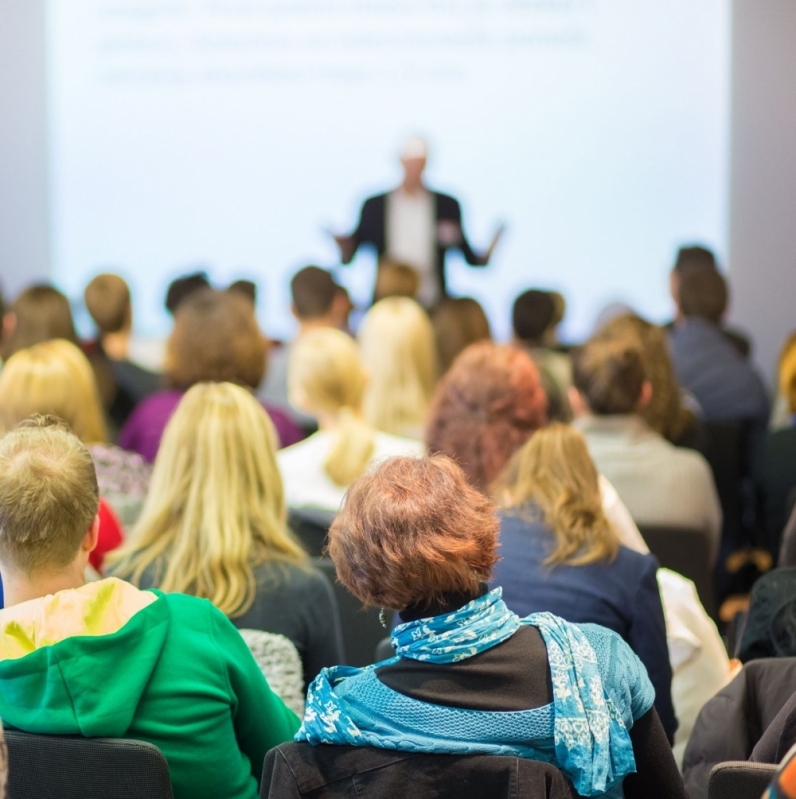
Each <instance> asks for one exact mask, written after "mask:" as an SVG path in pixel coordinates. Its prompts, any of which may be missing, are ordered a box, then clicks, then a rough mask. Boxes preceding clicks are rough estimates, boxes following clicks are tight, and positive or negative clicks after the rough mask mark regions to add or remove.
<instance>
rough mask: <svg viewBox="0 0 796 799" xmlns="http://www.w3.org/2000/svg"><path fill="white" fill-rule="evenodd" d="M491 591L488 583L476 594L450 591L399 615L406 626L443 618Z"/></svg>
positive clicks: (407, 609)
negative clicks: (411, 623)
mask: <svg viewBox="0 0 796 799" xmlns="http://www.w3.org/2000/svg"><path fill="white" fill-rule="evenodd" d="M488 591H489V587H488V586H487V584H486V583H481V584H480V585H479V586H478V589H477V590H476V591H475V593H471V592H469V591H449V592H447V593H445V594H443V595H442V596H441V597H440V598H439V599H437V600H436V601H434V602H431V603H428V602H422V601H421V602H414V603H413V604H411V605H410V606H409V607H408V608H404V610H402V611H401V612H400V613H399V614H398V615H399V616H400V617H401V621H402V622H403V623H404V624H405V623H406V622H408V621H417V620H418V619H427V618H429V617H430V616H441V615H442V614H443V613H453V612H454V611H457V610H459V608H463V607H464V606H465V605H466V604H467V603H468V602H472V601H473V600H474V599H478V597H481V596H483V595H484V594H486V593H487V592H488Z"/></svg>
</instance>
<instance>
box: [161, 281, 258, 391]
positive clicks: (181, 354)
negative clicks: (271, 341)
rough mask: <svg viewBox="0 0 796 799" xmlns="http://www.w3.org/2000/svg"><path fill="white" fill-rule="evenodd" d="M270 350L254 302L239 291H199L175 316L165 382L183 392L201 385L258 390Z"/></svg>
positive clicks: (187, 300) (167, 348)
mask: <svg viewBox="0 0 796 799" xmlns="http://www.w3.org/2000/svg"><path fill="white" fill-rule="evenodd" d="M267 348H268V343H267V341H266V339H265V337H264V336H263V334H262V332H261V331H260V328H259V327H258V325H257V319H256V317H255V315H254V307H253V305H252V303H251V300H249V299H247V298H246V297H244V296H243V295H242V294H240V293H239V292H235V291H216V290H215V289H209V288H208V289H199V290H198V291H195V292H193V293H192V294H190V295H189V296H188V297H187V298H186V299H185V300H183V302H182V303H180V305H179V306H178V308H177V311H176V313H175V316H174V329H173V330H172V332H171V336H170V337H169V341H168V345H167V347H166V364H165V372H166V377H167V379H168V382H169V385H170V386H171V387H172V388H178V389H184V390H187V389H189V388H190V387H191V386H194V385H196V384H197V383H203V382H209V383H224V382H226V383H235V384H237V385H240V386H246V387H248V388H256V387H257V386H258V385H259V384H260V381H261V380H262V379H263V375H264V374H265V367H266V352H267Z"/></svg>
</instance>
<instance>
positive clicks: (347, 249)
mask: <svg viewBox="0 0 796 799" xmlns="http://www.w3.org/2000/svg"><path fill="white" fill-rule="evenodd" d="M325 232H326V233H327V234H328V235H329V236H331V237H332V238H333V239H334V242H335V244H336V245H337V248H338V249H339V250H340V260H341V261H342V262H343V263H344V264H347V263H348V262H349V261H350V260H351V259H352V258H353V257H354V253H355V252H356V250H357V245H356V241H355V240H354V237H353V236H344V235H340V234H338V233H334V232H333V231H331V230H329V229H328V228H327V229H326V230H325Z"/></svg>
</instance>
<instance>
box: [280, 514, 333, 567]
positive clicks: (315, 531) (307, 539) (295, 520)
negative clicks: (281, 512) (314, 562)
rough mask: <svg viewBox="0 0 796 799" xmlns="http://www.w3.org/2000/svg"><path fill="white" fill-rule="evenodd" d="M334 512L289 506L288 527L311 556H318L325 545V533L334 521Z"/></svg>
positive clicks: (321, 553)
mask: <svg viewBox="0 0 796 799" xmlns="http://www.w3.org/2000/svg"><path fill="white" fill-rule="evenodd" d="M334 516H335V515H334V513H332V512H330V511H327V510H320V509H317V508H290V509H289V510H288V515H287V524H288V527H290V529H291V530H292V531H293V532H294V533H295V534H296V537H297V538H298V540H299V541H300V542H301V545H302V546H303V547H304V549H305V550H306V551H307V554H308V555H309V556H310V557H312V558H320V557H321V556H322V555H323V548H324V547H325V546H326V534H327V533H328V532H329V527H331V524H332V522H333V521H334Z"/></svg>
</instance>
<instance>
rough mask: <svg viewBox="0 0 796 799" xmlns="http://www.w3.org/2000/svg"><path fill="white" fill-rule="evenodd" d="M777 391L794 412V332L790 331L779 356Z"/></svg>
mask: <svg viewBox="0 0 796 799" xmlns="http://www.w3.org/2000/svg"><path fill="white" fill-rule="evenodd" d="M779 391H780V394H782V396H783V397H785V399H786V400H787V401H788V408H789V409H790V412H791V413H796V333H792V334H791V335H790V336H789V337H788V340H787V341H786V342H785V346H784V347H783V348H782V352H781V353H780V356H779Z"/></svg>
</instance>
